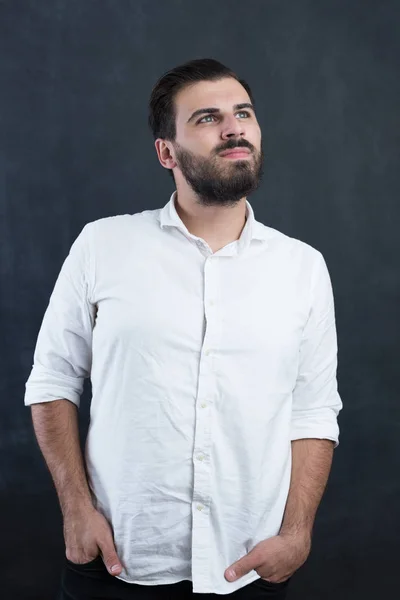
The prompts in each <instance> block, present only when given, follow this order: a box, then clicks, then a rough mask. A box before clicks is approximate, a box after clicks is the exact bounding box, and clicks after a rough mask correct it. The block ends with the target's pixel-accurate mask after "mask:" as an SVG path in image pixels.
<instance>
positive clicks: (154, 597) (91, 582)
mask: <svg viewBox="0 0 400 600" xmlns="http://www.w3.org/2000/svg"><path fill="white" fill-rule="evenodd" d="M289 581H290V579H289V580H287V581H284V582H283V583H269V582H268V581H265V580H264V579H257V580H256V581H253V582H252V583H250V584H248V585H245V586H244V587H242V588H241V589H240V590H236V591H235V592H232V593H231V594H224V595H222V594H194V593H193V591H192V582H191V581H189V580H187V579H185V580H184V581H179V582H178V583H172V584H165V585H140V584H137V583H126V582H125V581H121V580H120V579H117V578H116V577H114V576H113V575H110V573H109V572H108V571H107V569H106V567H105V565H104V563H103V559H102V557H101V556H100V555H99V556H98V557H97V558H95V559H94V560H92V561H91V562H89V563H86V564H84V565H76V564H74V563H72V562H71V561H69V560H68V559H67V558H65V566H64V569H63V572H62V575H61V586H60V590H59V593H58V596H57V600H106V599H107V600H186V599H189V598H192V599H193V598H197V600H207V599H208V598H217V597H219V598H224V597H225V596H226V597H227V598H234V600H263V599H267V598H273V599H274V600H284V598H286V591H287V587H288V584H289Z"/></svg>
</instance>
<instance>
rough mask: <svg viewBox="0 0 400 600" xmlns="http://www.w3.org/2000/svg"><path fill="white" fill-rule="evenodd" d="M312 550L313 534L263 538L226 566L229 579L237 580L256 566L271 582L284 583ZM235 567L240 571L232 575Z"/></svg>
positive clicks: (258, 571)
mask: <svg viewBox="0 0 400 600" xmlns="http://www.w3.org/2000/svg"><path fill="white" fill-rule="evenodd" d="M310 550H311V536H310V535H309V534H296V535H294V534H293V535H288V534H279V535H276V536H274V537H271V538H268V539H266V540H263V541H262V542H259V543H258V544H257V545H256V546H254V548H253V549H252V550H251V551H250V552H249V553H248V554H246V555H245V556H243V558H241V559H240V560H238V561H236V562H235V563H233V564H232V565H231V566H230V567H229V568H228V569H226V571H225V573H224V575H225V578H226V579H227V580H228V581H236V579H239V578H240V577H243V575H246V574H247V573H249V572H250V571H251V570H252V569H254V570H255V571H256V572H257V573H258V575H260V577H262V578H263V579H266V580H267V581H270V582H271V583H281V582H283V581H286V580H287V579H289V577H291V576H292V575H293V573H294V572H295V571H297V569H299V568H300V567H301V565H303V564H304V563H305V561H306V560H307V558H308V555H309V554H310ZM232 569H233V570H234V571H235V573H236V575H235V576H230V575H229V571H230V570H232Z"/></svg>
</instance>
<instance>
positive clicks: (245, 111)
mask: <svg viewBox="0 0 400 600" xmlns="http://www.w3.org/2000/svg"><path fill="white" fill-rule="evenodd" d="M236 114H237V115H246V116H247V117H249V116H250V113H249V112H248V111H247V110H241V111H240V112H238V113H236ZM214 116H215V115H211V114H210V115H205V117H203V118H202V119H200V120H199V121H197V123H202V122H204V123H205V122H206V121H204V119H208V118H209V117H212V118H214Z"/></svg>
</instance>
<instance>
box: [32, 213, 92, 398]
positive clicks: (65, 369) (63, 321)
mask: <svg viewBox="0 0 400 600" xmlns="http://www.w3.org/2000/svg"><path fill="white" fill-rule="evenodd" d="M92 226H93V223H88V224H86V225H85V226H84V228H83V229H82V231H81V232H80V234H79V235H78V237H77V238H76V239H75V241H74V242H73V244H72V246H71V248H70V251H69V254H68V256H67V257H66V259H65V260H64V263H63V265H62V267H61V270H60V273H59V275H58V278H57V280H56V283H55V285H54V289H53V292H52V294H51V296H50V300H49V304H48V306H47V309H46V311H45V314H44V317H43V320H42V324H41V327H40V330H39V334H38V338H37V342H36V347H35V351H34V356H33V365H32V370H31V373H30V375H29V378H28V380H27V382H26V383H25V397H24V404H25V406H30V405H32V404H37V403H40V402H52V401H53V400H58V399H61V398H66V399H67V400H70V401H71V402H73V403H74V404H76V406H77V407H79V404H80V396H81V394H82V390H83V385H84V380H85V378H88V377H89V376H90V371H91V363H92V331H93V324H94V319H95V306H94V305H93V304H92V302H91V300H90V296H91V290H92V280H93V268H92V258H91V251H90V247H91V243H90V242H91V232H92V229H91V228H92Z"/></svg>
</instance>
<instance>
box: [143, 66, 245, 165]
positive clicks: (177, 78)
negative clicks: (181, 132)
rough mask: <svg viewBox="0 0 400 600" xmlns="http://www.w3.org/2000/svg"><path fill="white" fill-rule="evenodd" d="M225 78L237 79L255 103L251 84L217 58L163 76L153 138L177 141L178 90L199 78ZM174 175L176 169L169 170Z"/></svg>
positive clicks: (152, 107)
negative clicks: (176, 101) (176, 108)
mask: <svg viewBox="0 0 400 600" xmlns="http://www.w3.org/2000/svg"><path fill="white" fill-rule="evenodd" d="M225 77H232V78H233V79H236V81H238V82H239V83H240V84H241V85H242V86H243V87H244V89H245V90H246V92H247V93H248V95H249V97H250V100H251V102H252V104H253V106H255V102H254V98H253V95H252V93H251V89H250V86H249V85H248V83H246V81H244V80H243V79H240V78H239V77H238V76H237V75H236V73H234V71H232V70H231V69H229V68H228V67H226V66H225V65H223V64H222V63H220V62H218V61H217V60H214V59H213V58H200V59H195V60H191V61H189V62H186V63H184V64H183V65H180V66H178V67H175V68H174V69H171V70H170V71H167V72H166V73H164V75H162V76H161V77H160V79H159V80H158V81H157V82H156V84H155V85H154V87H153V89H152V92H151V96H150V102H149V126H150V129H151V131H152V133H153V138H154V140H156V139H157V138H162V139H164V140H169V141H174V140H175V137H176V123H175V120H176V110H175V103H174V99H175V97H176V95H177V94H178V92H179V91H180V90H182V89H183V88H185V87H186V86H189V85H192V84H194V83H197V82H199V81H217V80H219V79H223V78H225ZM169 172H170V174H171V175H172V177H173V173H172V169H169Z"/></svg>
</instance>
